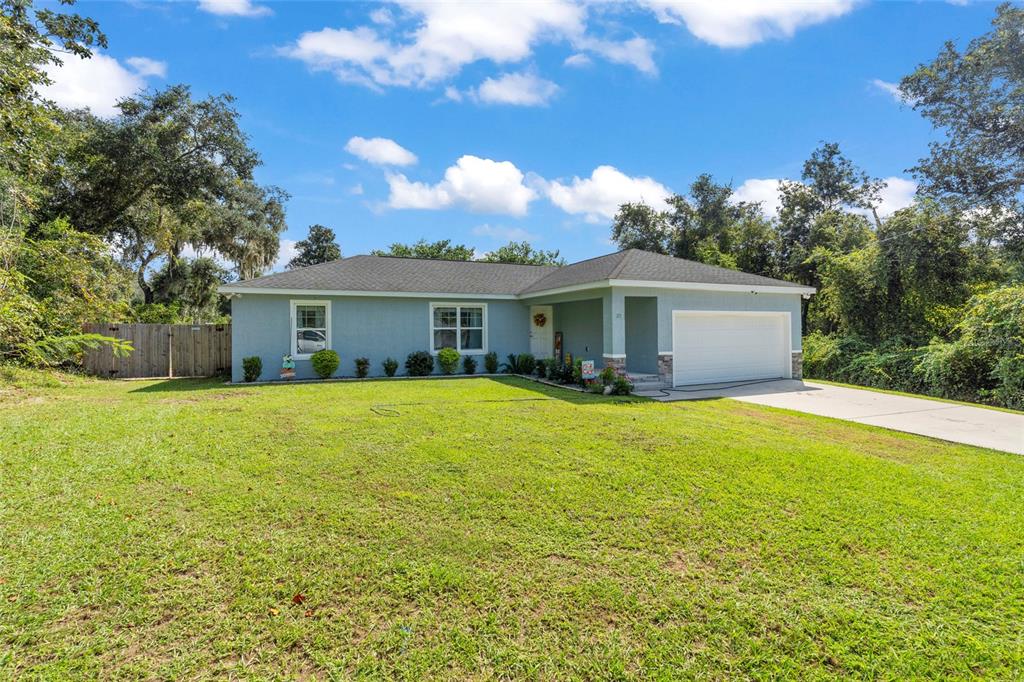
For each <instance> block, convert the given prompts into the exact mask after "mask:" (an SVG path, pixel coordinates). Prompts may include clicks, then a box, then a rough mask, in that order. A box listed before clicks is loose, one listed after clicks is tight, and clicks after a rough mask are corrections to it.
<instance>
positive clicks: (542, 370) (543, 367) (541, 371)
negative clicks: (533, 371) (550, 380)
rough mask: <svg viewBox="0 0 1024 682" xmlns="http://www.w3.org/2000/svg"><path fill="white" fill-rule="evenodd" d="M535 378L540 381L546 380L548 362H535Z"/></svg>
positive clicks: (541, 360) (542, 360)
mask: <svg viewBox="0 0 1024 682" xmlns="http://www.w3.org/2000/svg"><path fill="white" fill-rule="evenodd" d="M537 376H538V377H540V378H541V379H546V378H547V376H548V361H547V360H544V359H540V360H537Z"/></svg>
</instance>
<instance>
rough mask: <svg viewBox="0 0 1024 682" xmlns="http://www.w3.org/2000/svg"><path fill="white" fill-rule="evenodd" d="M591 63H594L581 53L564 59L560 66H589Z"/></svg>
mask: <svg viewBox="0 0 1024 682" xmlns="http://www.w3.org/2000/svg"><path fill="white" fill-rule="evenodd" d="M593 63H594V62H593V60H592V59H591V58H590V57H588V56H587V55H585V54H583V53H582V52H577V53H576V54H571V55H569V56H568V57H566V58H565V61H564V62H562V64H563V65H565V66H575V67H583V66H590V65H591V64H593Z"/></svg>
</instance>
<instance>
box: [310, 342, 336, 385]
mask: <svg viewBox="0 0 1024 682" xmlns="http://www.w3.org/2000/svg"><path fill="white" fill-rule="evenodd" d="M309 360H310V362H311V363H312V364H313V371H314V372H316V375H317V376H318V377H320V378H321V379H326V378H327V377H329V376H331V375H332V374H334V372H335V371H336V370H337V369H338V365H340V364H341V358H340V357H338V354H337V353H335V352H334V351H333V350H327V349H326V348H325V349H324V350H318V351H317V352H315V353H313V356H312V357H311V358H310V359H309Z"/></svg>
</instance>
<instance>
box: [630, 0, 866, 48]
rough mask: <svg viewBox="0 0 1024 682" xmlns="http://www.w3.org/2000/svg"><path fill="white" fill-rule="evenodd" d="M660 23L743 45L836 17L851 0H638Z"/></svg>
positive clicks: (848, 7) (709, 39)
mask: <svg viewBox="0 0 1024 682" xmlns="http://www.w3.org/2000/svg"><path fill="white" fill-rule="evenodd" d="M638 1H639V3H640V5H641V6H643V7H646V8H648V9H650V10H651V11H652V12H654V14H655V16H656V17H657V18H658V20H659V21H661V22H662V23H671V24H685V26H686V28H687V30H689V31H690V33H692V34H693V35H694V36H695V37H697V38H699V39H700V40H703V41H704V42H706V43H711V44H712V45H717V46H718V47H733V48H735V47H747V46H749V45H753V44H755V43H760V42H763V41H765V40H771V39H777V38H790V37H792V36H793V34H794V33H796V32H797V30H799V29H801V28H804V27H806V26H812V25H814V24H820V23H822V22H825V21H828V20H830V19H835V18H837V17H840V16H842V15H844V14H846V13H847V12H849V11H850V10H852V9H853V7H854V5H855V0H816V1H810V0H730V2H722V1H721V0H638Z"/></svg>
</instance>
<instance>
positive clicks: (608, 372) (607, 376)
mask: <svg viewBox="0 0 1024 682" xmlns="http://www.w3.org/2000/svg"><path fill="white" fill-rule="evenodd" d="M617 376H618V374H616V373H615V368H614V367H605V368H604V369H602V370H601V373H600V374H598V378H599V379H600V380H601V385H602V386H611V385H612V384H613V383H614V382H615V377H617Z"/></svg>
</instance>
